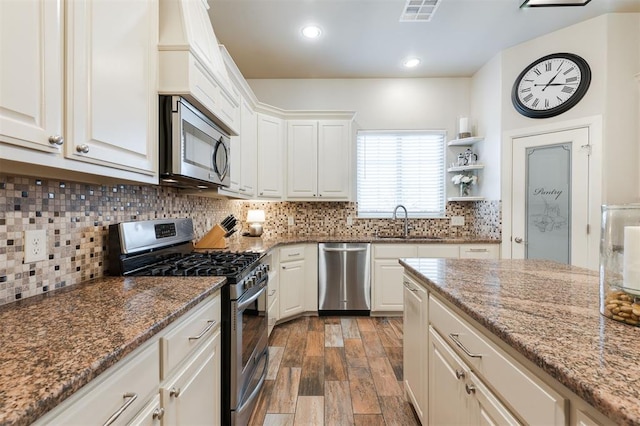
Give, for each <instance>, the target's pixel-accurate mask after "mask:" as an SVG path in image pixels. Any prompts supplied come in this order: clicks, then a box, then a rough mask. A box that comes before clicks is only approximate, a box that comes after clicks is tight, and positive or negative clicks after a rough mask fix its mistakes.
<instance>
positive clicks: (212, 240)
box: [194, 225, 227, 249]
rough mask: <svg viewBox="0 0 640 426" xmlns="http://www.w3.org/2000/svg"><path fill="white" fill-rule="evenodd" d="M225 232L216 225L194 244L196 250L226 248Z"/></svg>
mask: <svg viewBox="0 0 640 426" xmlns="http://www.w3.org/2000/svg"><path fill="white" fill-rule="evenodd" d="M225 234H226V232H225V230H224V229H223V228H222V226H220V225H216V226H214V227H213V228H211V230H210V231H209V232H207V234H206V235H205V236H204V237H202V238H201V239H200V241H198V242H197V243H195V244H194V247H195V248H197V249H214V248H218V249H221V248H226V247H227V241H226V240H225V238H224V235H225Z"/></svg>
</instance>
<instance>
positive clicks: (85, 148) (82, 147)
mask: <svg viewBox="0 0 640 426" xmlns="http://www.w3.org/2000/svg"><path fill="white" fill-rule="evenodd" d="M76 151H78V152H79V153H81V154H87V153H88V152H89V145H87V144H86V143H83V144H82V145H77V146H76Z"/></svg>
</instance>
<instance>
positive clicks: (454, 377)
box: [405, 326, 473, 425]
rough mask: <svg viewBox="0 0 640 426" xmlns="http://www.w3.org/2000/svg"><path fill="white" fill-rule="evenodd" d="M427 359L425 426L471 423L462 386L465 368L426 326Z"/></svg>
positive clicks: (466, 369) (467, 372)
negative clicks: (427, 390)
mask: <svg viewBox="0 0 640 426" xmlns="http://www.w3.org/2000/svg"><path fill="white" fill-rule="evenodd" d="M405 327H406V326H405ZM428 357H429V374H428V382H429V385H428V386H429V421H428V424H434V425H468V424H473V422H471V418H470V412H471V401H470V399H469V398H467V395H466V392H465V383H464V382H465V378H466V377H468V375H469V374H470V372H469V369H468V368H467V367H466V366H465V365H464V363H463V362H462V360H460V358H458V357H457V356H456V355H455V354H454V353H453V351H452V350H451V349H450V348H449V347H448V346H447V344H446V343H445V342H444V340H442V338H441V337H440V335H439V334H438V333H436V332H435V330H434V329H433V328H432V327H429V350H428Z"/></svg>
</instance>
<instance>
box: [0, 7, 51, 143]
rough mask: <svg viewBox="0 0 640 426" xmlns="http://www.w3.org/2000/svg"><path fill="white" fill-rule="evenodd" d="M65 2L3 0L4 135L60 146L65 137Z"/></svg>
mask: <svg viewBox="0 0 640 426" xmlns="http://www.w3.org/2000/svg"><path fill="white" fill-rule="evenodd" d="M62 22H63V19H62V6H61V3H60V2H55V1H47V0H40V1H26V0H25V1H2V2H0V69H1V70H2V71H1V72H0V138H1V139H2V141H3V142H9V143H13V144H17V145H20V146H25V147H29V148H35V149H40V150H44V151H49V152H58V146H59V145H58V144H62V143H63V142H64V140H63V138H64V134H63V128H62V120H63V118H62V111H63V99H64V98H63V96H62V88H63V79H64V75H63V63H62V58H63V50H62V49H63V45H64V44H63V39H62V36H63V28H62Z"/></svg>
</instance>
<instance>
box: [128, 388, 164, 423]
mask: <svg viewBox="0 0 640 426" xmlns="http://www.w3.org/2000/svg"><path fill="white" fill-rule="evenodd" d="M163 418H164V408H162V407H161V406H160V394H158V395H156V396H155V397H153V399H152V400H151V402H149V403H148V404H147V405H145V406H144V408H143V409H142V410H140V412H139V413H138V414H137V415H136V417H135V418H134V419H133V420H131V422H130V423H129V424H128V426H160V425H161V424H162V419H163Z"/></svg>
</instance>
